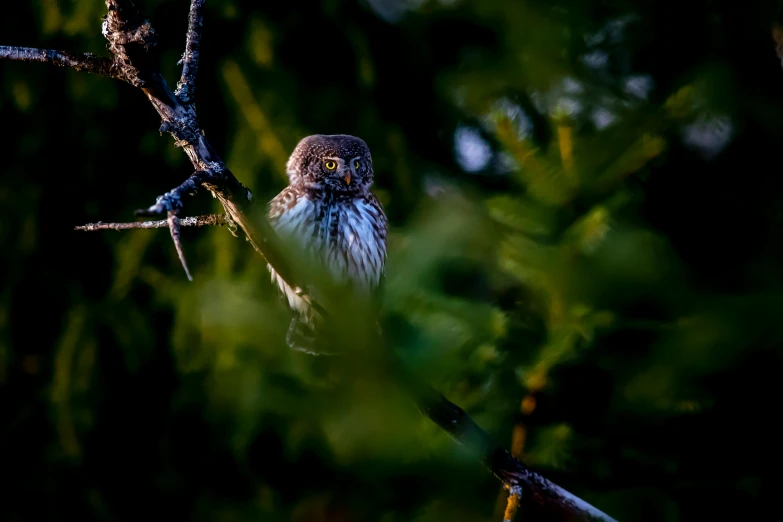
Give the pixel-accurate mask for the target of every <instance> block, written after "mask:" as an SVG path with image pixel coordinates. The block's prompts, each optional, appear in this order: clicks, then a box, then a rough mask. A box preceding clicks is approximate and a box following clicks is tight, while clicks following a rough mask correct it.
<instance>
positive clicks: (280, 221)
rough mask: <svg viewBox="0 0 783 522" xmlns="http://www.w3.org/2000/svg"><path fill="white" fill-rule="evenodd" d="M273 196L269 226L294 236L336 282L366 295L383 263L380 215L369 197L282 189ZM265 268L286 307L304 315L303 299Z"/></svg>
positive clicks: (376, 281) (374, 285)
mask: <svg viewBox="0 0 783 522" xmlns="http://www.w3.org/2000/svg"><path fill="white" fill-rule="evenodd" d="M275 199H276V200H278V201H276V202H273V206H272V209H271V211H270V222H271V223H272V225H273V226H274V228H275V230H276V231H278V232H279V233H281V234H285V235H287V236H289V237H291V238H292V239H294V240H295V241H297V242H298V243H299V246H300V247H301V248H302V249H303V250H304V251H305V252H306V253H307V254H308V255H309V256H310V260H311V261H312V262H313V263H317V264H318V266H323V267H325V268H326V269H327V270H328V271H329V274H330V275H331V276H332V277H333V278H334V280H335V282H336V283H338V284H348V285H350V286H351V287H353V288H354V289H355V290H358V291H360V292H364V293H365V295H366V296H368V297H369V296H370V295H371V293H372V292H373V291H374V290H375V289H376V288H377V287H378V285H379V284H380V281H381V278H382V276H383V271H384V265H385V262H386V218H385V216H384V214H383V211H382V209H381V207H380V204H379V203H378V201H377V200H376V199H375V196H373V195H372V194H371V193H367V194H364V195H359V196H356V197H349V198H344V199H340V200H337V199H332V198H328V197H327V198H311V197H309V195H307V194H297V193H293V192H292V193H289V194H285V191H284V192H283V193H281V194H280V196H279V197H278V198H275ZM276 209H277V210H276ZM270 271H271V272H272V280H273V282H275V283H276V284H277V285H278V287H279V288H280V290H281V292H283V294H284V295H285V297H286V299H287V300H288V304H289V306H290V307H291V308H292V309H294V310H297V311H299V312H300V313H304V314H305V315H309V308H310V307H309V306H308V305H307V303H306V302H305V301H304V300H303V299H302V298H301V297H300V296H299V295H297V293H296V292H295V291H294V290H293V289H291V288H290V287H289V286H288V285H287V284H286V283H285V282H284V281H283V280H282V279H281V278H280V277H279V276H278V275H277V274H276V273H275V272H274V270H272V269H271V268H270Z"/></svg>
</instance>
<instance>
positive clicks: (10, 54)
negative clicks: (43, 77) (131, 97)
mask: <svg viewBox="0 0 783 522" xmlns="http://www.w3.org/2000/svg"><path fill="white" fill-rule="evenodd" d="M0 58H2V59H6V60H18V61H20V62H41V63H50V64H52V65H58V66H60V67H70V68H71V69H75V70H77V71H82V72H88V73H92V74H99V75H101V76H107V77H109V78H115V79H119V80H125V81H127V80H126V78H125V76H124V75H123V74H122V71H121V70H120V69H119V68H117V67H115V65H114V62H113V61H112V60H111V59H110V58H101V57H99V56H95V55H94V54H89V53H84V54H80V53H71V52H68V51H55V50H52V49H36V48H32V47H14V46H5V45H0Z"/></svg>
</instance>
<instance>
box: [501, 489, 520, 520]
mask: <svg viewBox="0 0 783 522" xmlns="http://www.w3.org/2000/svg"><path fill="white" fill-rule="evenodd" d="M521 498H522V488H521V487H519V486H513V487H510V488H508V500H507V501H506V502H507V503H506V511H505V512H504V513H503V522H511V521H512V520H514V516H515V515H516V514H517V509H519V500H520V499H521Z"/></svg>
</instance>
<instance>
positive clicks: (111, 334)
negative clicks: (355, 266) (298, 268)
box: [0, 0, 783, 522]
mask: <svg viewBox="0 0 783 522" xmlns="http://www.w3.org/2000/svg"><path fill="white" fill-rule="evenodd" d="M189 3H190V2H188V1H186V0H176V1H174V0H166V1H163V0H146V1H142V0H138V1H137V2H136V4H137V6H138V7H139V9H140V10H141V11H142V13H143V14H144V15H145V16H146V17H148V18H149V20H150V22H151V23H152V24H153V26H154V27H155V29H156V31H157V33H158V46H157V49H155V50H154V51H153V52H154V54H153V59H154V60H155V61H156V63H157V64H158V66H159V68H160V70H161V72H162V73H163V74H164V75H165V76H166V78H167V80H168V82H169V84H170V85H175V84H176V81H177V79H178V78H179V75H180V66H178V65H177V61H178V60H179V59H180V57H181V54H182V52H183V49H184V44H185V31H186V28H187V13H188V7H189ZM3 9H7V8H6V7H0V10H3ZM14 11H15V12H14V14H13V16H11V15H10V14H2V15H0V45H4V46H5V45H15V46H16V45H18V46H27V47H42V48H47V49H59V50H69V51H78V52H92V53H95V54H98V55H102V56H108V53H107V51H106V49H105V45H106V41H105V40H104V39H103V37H102V36H101V17H102V16H103V15H104V14H105V12H106V8H105V5H104V2H97V1H92V0H52V1H35V2H19V3H15V5H14ZM779 18H781V17H780V15H779V7H778V3H777V1H761V0H759V1H750V2H707V1H693V2H684V1H681V0H680V1H677V2H674V1H671V0H664V1H652V0H637V1H633V2H631V1H624V0H615V1H598V0H554V1H553V0H527V1H517V2H512V1H500V0H399V1H393V0H365V1H358V2H348V1H340V0H323V1H321V2H314V1H301V2H288V3H286V2H251V1H249V0H208V1H207V4H206V12H205V25H204V33H203V39H202V41H201V46H202V47H201V51H202V53H201V64H200V68H199V73H198V80H197V87H198V90H197V92H196V98H197V108H198V109H197V110H198V115H199V118H200V120H201V124H202V126H203V127H204V129H205V130H206V135H207V137H208V138H209V140H210V141H211V143H212V145H213V146H214V147H215V149H216V150H217V152H218V154H220V155H221V157H222V158H223V159H224V160H225V161H226V164H227V165H228V167H229V168H230V169H231V171H233V173H234V174H235V175H236V176H237V178H238V179H239V180H240V181H241V182H242V183H243V184H245V185H246V186H247V187H249V188H250V190H252V192H253V194H254V197H255V199H256V201H257V203H258V204H257V206H256V211H257V212H259V213H261V212H263V211H264V203H265V202H266V201H268V200H269V199H271V198H272V197H273V196H274V195H275V194H277V193H278V192H279V191H280V190H281V189H282V188H284V187H285V186H286V184H287V177H286V175H285V162H286V160H287V158H288V155H289V154H290V152H291V151H292V150H293V148H294V146H295V145H296V144H297V142H298V141H299V140H300V139H301V138H303V137H304V136H307V135H310V134H342V133H346V134H352V135H355V136H359V137H361V138H362V139H363V140H364V141H365V142H366V143H367V144H368V146H369V148H370V150H371V151H372V155H373V162H374V168H375V180H376V181H375V188H374V192H375V193H376V194H377V196H378V197H379V199H380V200H381V201H382V203H383V205H384V206H385V209H386V212H387V214H388V216H389V219H390V223H391V229H390V236H389V259H388V264H387V267H386V284H385V293H384V299H383V309H382V322H383V325H384V329H385V332H386V336H387V339H388V341H389V344H390V346H391V347H392V348H393V349H394V350H395V352H396V353H397V354H398V355H399V356H400V357H401V358H402V359H403V360H404V361H405V362H406V363H407V364H408V365H409V366H410V367H411V368H414V369H415V371H416V372H417V374H418V375H419V376H421V377H422V378H423V379H424V380H425V381H427V382H429V383H430V384H431V385H433V386H434V387H436V388H437V389H438V390H440V391H441V392H442V393H444V395H445V396H446V397H448V398H449V399H451V400H452V401H454V402H455V403H456V404H458V405H460V406H461V407H462V408H463V409H465V411H467V412H468V413H469V414H470V415H471V416H472V417H473V419H474V420H475V421H476V422H477V423H478V424H479V425H481V426H482V427H483V428H484V429H485V430H487V431H488V432H489V433H490V434H491V435H492V436H493V437H495V438H496V439H497V440H498V441H499V442H500V443H501V444H503V445H504V446H506V447H507V448H508V449H509V450H511V451H512V453H513V454H514V455H516V456H519V457H520V459H521V460H522V461H523V462H525V463H526V464H528V465H529V466H531V467H532V468H533V469H535V470H536V471H538V472H540V473H541V474H542V475H544V476H546V477H547V478H549V479H551V480H553V481H554V482H556V483H558V484H559V485H561V486H562V487H564V488H566V489H568V490H569V491H570V492H572V493H573V494H574V495H577V496H579V497H580V498H583V499H584V500H586V501H587V502H590V503H591V504H593V505H595V506H596V507H598V508H600V509H601V510H602V511H605V512H606V513H608V514H610V515H611V516H613V517H614V518H616V519H618V520H620V521H623V522H625V521H641V522H645V521H666V522H680V521H690V520H710V519H712V520H715V519H736V520H754V519H759V518H761V517H762V516H764V518H765V519H766V518H768V516H767V515H766V513H767V512H768V511H769V510H773V509H774V508H775V507H776V504H774V505H773V501H775V500H776V496H777V493H778V490H777V487H776V486H777V481H776V480H775V477H776V476H778V475H779V473H780V472H779V470H780V469H781V466H782V465H783V458H782V457H781V451H780V448H779V445H780V443H779V438H780V437H779V434H780V429H779V428H777V427H776V426H777V424H778V419H777V418H776V415H777V414H778V412H779V411H780V406H779V403H778V400H777V399H775V397H779V396H780V390H779V384H778V383H779V381H780V377H779V376H780V372H781V370H783V364H781V363H783V360H782V359H783V321H781V317H782V314H783V241H782V239H783V177H781V175H780V174H779V172H778V170H779V164H780V159H779V155H780V150H781V147H782V146H783V128H782V127H781V124H780V122H781V121H783V70H782V69H781V62H780V59H779V58H778V56H777V55H776V47H775V46H776V43H775V39H774V38H773V34H774V31H773V29H774V28H775V27H776V22H777V20H778V19H779ZM778 34H781V35H783V32H780V33H778ZM159 125H160V119H159V117H158V115H157V114H156V113H155V111H154V110H153V108H152V107H151V105H150V103H149V102H148V101H147V99H146V98H145V97H144V96H143V95H142V93H141V92H140V91H139V90H137V89H134V88H133V87H131V86H130V85H127V84H125V83H122V82H119V81H116V80H111V79H107V78H103V77H99V76H94V75H88V74H85V73H79V72H75V71H73V70H69V69H64V68H58V67H55V66H52V65H49V64H39V63H21V62H15V61H5V60H0V129H2V130H1V131H0V132H1V133H2V134H1V136H2V139H1V140H0V157H2V159H3V161H2V168H0V252H1V253H0V415H1V416H2V421H1V422H0V477H1V478H2V483H3V485H2V486H0V520H3V521H8V522H21V521H25V522H27V521H39V520H40V521H58V520H66V519H67V520H81V521H85V522H86V521H93V520H95V521H109V520H111V521H126V520H127V521H134V522H135V521H138V520H140V519H141V520H143V519H161V520H165V519H168V520H194V521H217V520H219V521H237V522H238V521H251V520H253V521H255V520H264V521H270V522H272V521H292V522H304V521H308V522H309V521H313V522H327V521H328V522H355V521H363V520H367V521H378V522H408V521H416V522H436V521H449V522H459V521H472V522H473V521H486V522H501V521H502V519H503V508H504V507H505V494H504V493H503V492H502V491H501V487H500V482H499V481H498V480H497V479H496V478H495V477H493V476H492V475H491V474H490V473H489V472H487V471H486V469H485V468H484V467H482V465H481V464H479V463H478V462H477V460H476V459H475V457H474V456H473V455H471V454H470V453H469V452H468V451H466V449H465V448H463V447H461V446H458V445H456V444H455V443H454V441H453V440H452V439H450V438H449V437H448V436H447V435H446V434H445V433H444V432H443V431H442V430H440V429H439V428H438V427H437V426H435V425H434V424H433V423H432V422H431V421H430V420H429V419H427V418H426V417H424V416H422V415H421V414H420V413H419V412H418V410H417V409H416V407H415V406H414V404H413V403H412V402H411V401H410V400H409V398H408V397H406V396H405V395H404V394H403V393H401V392H400V390H399V389H398V388H397V387H396V386H394V384H393V383H391V382H390V381H389V379H386V378H384V375H383V369H382V368H381V369H379V368H377V367H374V366H372V365H371V364H365V363H366V361H365V358H362V357H351V356H347V357H342V358H338V360H337V362H333V361H332V360H330V359H327V358H314V357H312V356H309V355H306V354H302V353H299V352H294V351H291V350H289V349H288V348H287V346H286V344H285V341H284V338H285V334H286V330H287V328H288V321H289V317H290V316H289V313H288V311H287V310H286V308H285V307H284V306H283V305H282V304H281V302H280V300H279V297H278V294H277V289H276V288H275V287H274V286H273V285H272V284H271V283H270V280H269V273H268V271H267V268H266V265H265V263H264V262H263V261H262V260H261V258H260V257H259V256H258V255H257V254H256V253H255V252H254V251H253V249H252V248H251V247H250V246H249V245H248V244H247V242H245V241H243V240H241V239H238V238H236V237H234V236H233V235H232V234H231V233H230V232H229V231H228V230H227V229H226V227H210V228H183V229H182V239H183V244H184V249H185V254H186V255H187V258H188V263H189V267H190V270H191V272H192V274H193V276H194V281H193V282H189V281H188V280H187V278H186V276H185V274H184V272H183V270H182V267H181V266H180V263H179V260H178V258H177V254H176V251H175V249H174V246H173V245H172V242H171V239H170V236H169V233H168V232H167V231H166V230H165V229H159V230H125V231H102V232H79V231H74V230H73V227H74V226H76V225H82V224H85V223H94V222H97V221H106V222H110V221H111V222H122V221H133V220H134V219H135V216H134V214H133V212H134V210H135V209H138V208H144V207H148V206H149V205H151V204H153V203H154V202H155V198H156V196H158V195H160V194H163V193H164V192H166V191H168V190H170V189H171V188H172V187H175V186H177V185H178V184H180V183H181V182H182V181H184V180H185V179H186V178H187V177H188V175H190V174H191V172H192V167H191V165H190V162H189V161H188V159H187V157H186V155H185V154H183V152H182V150H180V149H179V148H177V147H175V146H174V143H173V141H172V139H171V137H170V136H169V135H167V134H162V133H161V132H159V130H158V128H159ZM185 204H186V206H185V211H184V213H183V215H199V214H207V213H211V212H219V211H220V207H219V205H218V204H217V203H216V202H215V201H214V200H213V199H212V198H210V197H209V196H208V195H206V194H200V195H198V196H197V197H194V198H191V199H188V200H186V202H185ZM360 320H361V318H360V317H358V316H357V318H356V321H360ZM343 322H345V321H343ZM348 322H349V323H350V321H348ZM364 348H365V349H367V350H372V349H373V347H370V346H366V347H364ZM347 376H348V377H347ZM776 511H777V510H774V511H771V512H773V513H774V512H776ZM526 515H527V516H526ZM533 515H535V514H533ZM516 520H517V521H525V522H528V521H530V520H536V518H535V517H534V516H531V513H529V512H528V513H526V512H525V510H522V511H520V513H518V514H517V517H516Z"/></svg>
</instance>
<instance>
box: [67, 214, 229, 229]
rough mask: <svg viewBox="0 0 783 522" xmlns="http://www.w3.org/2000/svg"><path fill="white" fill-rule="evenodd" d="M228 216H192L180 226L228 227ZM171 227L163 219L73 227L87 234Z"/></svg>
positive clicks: (183, 219) (185, 219) (180, 221)
mask: <svg viewBox="0 0 783 522" xmlns="http://www.w3.org/2000/svg"><path fill="white" fill-rule="evenodd" d="M227 224H228V222H227V221H226V216H224V215H222V214H205V215H203V216H191V217H185V218H180V220H179V226H181V227H214V226H221V227H222V226H223V225H227ZM168 226H169V221H168V219H161V220H158V221H137V222H135V223H104V222H103V221H98V222H97V223H87V224H86V225H82V226H78V227H73V229H74V230H84V231H86V232H94V231H96V230H133V229H150V228H166V227H168Z"/></svg>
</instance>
